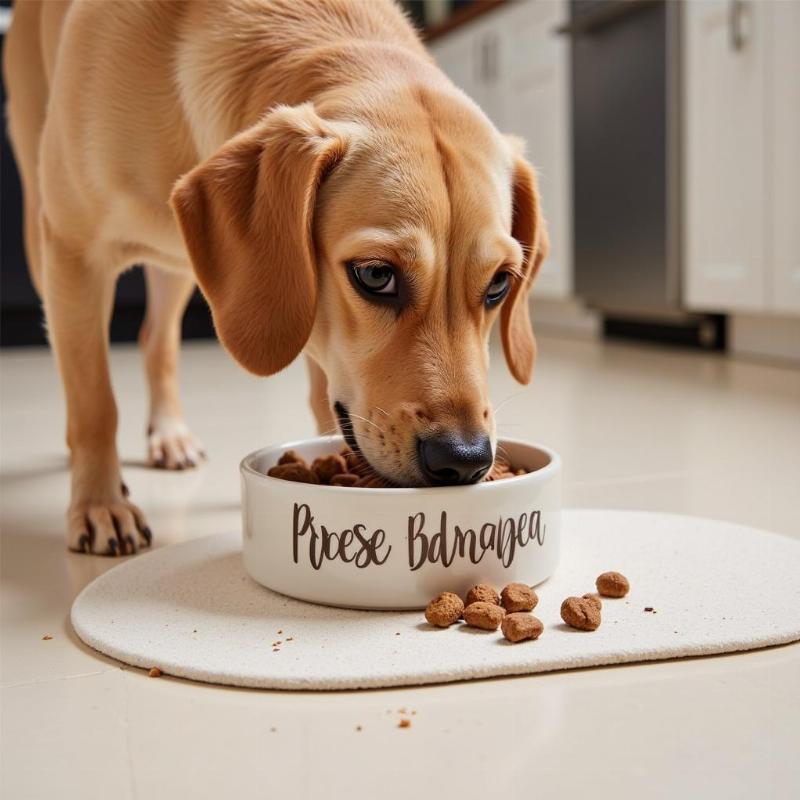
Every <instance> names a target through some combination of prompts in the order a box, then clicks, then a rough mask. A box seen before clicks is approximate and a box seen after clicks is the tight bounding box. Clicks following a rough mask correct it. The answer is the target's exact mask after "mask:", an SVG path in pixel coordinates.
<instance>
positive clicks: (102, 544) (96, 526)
mask: <svg viewBox="0 0 800 800" xmlns="http://www.w3.org/2000/svg"><path fill="white" fill-rule="evenodd" d="M109 505H110V504H109ZM87 518H88V520H89V524H90V525H91V527H92V530H93V531H94V538H93V539H92V549H91V552H92V553H94V554H95V555H97V556H116V555H119V551H120V542H119V537H118V536H117V528H116V525H115V524H114V518H113V517H112V515H111V510H110V508H109V507H108V506H105V505H91V506H90V507H89V509H88V512H87ZM112 542H113V544H112ZM123 552H124V551H123Z"/></svg>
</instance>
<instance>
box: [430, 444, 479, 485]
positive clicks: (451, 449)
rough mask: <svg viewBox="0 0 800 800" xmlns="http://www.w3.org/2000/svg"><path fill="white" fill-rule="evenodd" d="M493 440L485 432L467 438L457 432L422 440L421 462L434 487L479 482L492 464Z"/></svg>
mask: <svg viewBox="0 0 800 800" xmlns="http://www.w3.org/2000/svg"><path fill="white" fill-rule="evenodd" d="M492 460H493V456H492V443H491V441H489V437H488V436H486V435H484V434H479V435H477V436H473V437H471V438H469V439H465V438H463V437H461V436H455V435H453V434H445V435H444V436H434V437H432V438H430V439H420V442H419V463H420V466H421V467H422V471H423V473H424V474H425V477H426V478H427V479H428V482H429V483H431V484H433V485H434V486H455V485H456V484H464V483H477V482H478V481H479V480H480V479H481V478H482V477H483V476H484V475H485V474H486V473H487V472H488V471H489V468H490V467H491V466H492Z"/></svg>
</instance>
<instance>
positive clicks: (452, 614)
mask: <svg viewBox="0 0 800 800" xmlns="http://www.w3.org/2000/svg"><path fill="white" fill-rule="evenodd" d="M463 613H464V601H463V600H462V599H461V598H460V597H459V596H458V595H457V594H453V592H442V593H441V594H439V595H437V596H436V597H434V598H433V600H431V602H430V603H428V607H427V608H426V609H425V619H426V620H427V621H428V622H429V623H430V624H431V625H436V627H438V628H448V627H449V626H450V625H452V624H453V623H455V622H458V620H459V619H461V615H462V614H463Z"/></svg>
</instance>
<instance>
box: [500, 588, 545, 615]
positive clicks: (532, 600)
mask: <svg viewBox="0 0 800 800" xmlns="http://www.w3.org/2000/svg"><path fill="white" fill-rule="evenodd" d="M538 602H539V597H538V595H537V594H536V592H534V591H533V589H531V587H530V586H527V585H526V584H524V583H509V584H508V586H506V587H505V589H503V591H502V592H501V593H500V603H501V605H502V606H503V608H504V609H505V610H506V611H507V612H508V613H509V614H513V613H514V612H516V611H533V609H534V608H536V604H537V603H538Z"/></svg>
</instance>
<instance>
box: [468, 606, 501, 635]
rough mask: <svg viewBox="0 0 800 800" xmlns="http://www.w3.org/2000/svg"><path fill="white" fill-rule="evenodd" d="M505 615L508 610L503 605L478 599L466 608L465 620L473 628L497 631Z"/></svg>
mask: <svg viewBox="0 0 800 800" xmlns="http://www.w3.org/2000/svg"><path fill="white" fill-rule="evenodd" d="M505 615H506V611H505V609H504V608H503V607H502V606H498V605H495V604H494V603H485V602H482V601H478V602H477V603H470V604H469V605H468V606H467V607H466V608H465V609H464V622H466V623H467V625H469V626H471V627H473V628H481V629H483V630H485V631H496V630H497V629H498V628H499V627H500V623H501V622H502V621H503V617H504V616H505Z"/></svg>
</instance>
